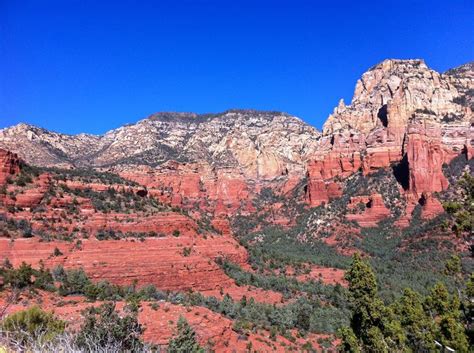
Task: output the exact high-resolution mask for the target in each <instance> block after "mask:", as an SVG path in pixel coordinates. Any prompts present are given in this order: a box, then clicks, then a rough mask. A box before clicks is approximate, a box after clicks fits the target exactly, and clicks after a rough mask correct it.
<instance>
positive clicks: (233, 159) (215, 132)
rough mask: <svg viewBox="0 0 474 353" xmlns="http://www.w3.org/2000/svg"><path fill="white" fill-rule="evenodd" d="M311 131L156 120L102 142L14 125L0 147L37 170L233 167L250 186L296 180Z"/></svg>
mask: <svg viewBox="0 0 474 353" xmlns="http://www.w3.org/2000/svg"><path fill="white" fill-rule="evenodd" d="M319 135H320V134H319V132H318V131H317V130H316V129H315V128H313V127H311V126H309V125H307V124H305V123H304V122H303V121H301V120H300V119H298V118H296V117H293V116H290V115H288V114H285V113H278V112H259V111H251V110H235V111H227V112H224V113H220V114H207V115H197V114H192V113H158V114H154V115H151V116H150V117H148V118H146V119H144V120H141V121H139V122H138V123H136V124H131V125H126V126H123V127H120V128H118V129H115V130H111V131H109V132H107V133H106V134H104V135H102V136H93V135H87V134H80V135H65V134H59V133H55V132H50V131H47V130H44V129H40V128H37V127H34V126H30V125H26V124H19V125H17V126H13V127H11V128H6V129H3V130H0V147H5V148H7V149H9V150H11V151H14V152H17V153H18V154H19V155H20V156H21V157H22V158H23V159H24V160H25V161H26V162H28V163H30V164H35V165H40V166H66V167H72V166H94V167H108V166H114V165H115V166H117V165H122V166H123V165H126V166H127V165H128V166H129V165H150V166H156V165H160V164H162V163H163V162H166V161H168V160H177V161H180V162H206V163H207V164H209V165H211V166H213V167H216V168H223V167H224V168H229V167H231V168H233V169H235V170H238V171H239V172H240V173H242V174H243V175H245V177H247V178H252V179H272V178H275V177H278V176H281V175H286V174H288V173H303V171H304V165H305V163H304V162H305V160H306V156H307V155H308V154H311V153H312V152H314V149H315V146H316V140H317V138H318V137H319Z"/></svg>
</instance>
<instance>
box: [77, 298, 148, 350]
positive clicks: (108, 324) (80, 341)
mask: <svg viewBox="0 0 474 353" xmlns="http://www.w3.org/2000/svg"><path fill="white" fill-rule="evenodd" d="M84 317H85V320H84V324H83V325H82V327H81V329H80V331H79V333H78V335H77V338H76V344H77V346H78V347H79V348H81V349H84V350H87V349H88V348H89V344H90V342H93V343H94V344H95V346H98V347H114V350H112V351H118V352H123V351H126V352H141V351H142V349H143V343H142V341H141V340H140V336H141V334H142V333H143V331H144V329H143V328H142V326H141V325H140V324H139V323H138V319H137V316H136V314H129V315H126V316H124V317H120V316H119V314H118V313H117V312H116V311H115V304H113V303H105V304H102V305H101V306H100V307H98V308H94V307H90V308H88V309H86V310H85V311H84Z"/></svg>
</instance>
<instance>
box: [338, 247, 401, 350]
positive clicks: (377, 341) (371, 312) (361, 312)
mask: <svg viewBox="0 0 474 353" xmlns="http://www.w3.org/2000/svg"><path fill="white" fill-rule="evenodd" d="M345 278H346V280H347V281H348V282H349V299H350V303H351V307H352V318H351V329H352V333H351V332H350V331H349V330H350V329H348V328H347V329H345V330H343V331H342V332H341V336H342V338H343V343H342V347H348V349H349V351H352V352H355V351H357V349H361V350H363V351H367V352H392V351H402V350H403V349H404V348H405V341H406V337H405V334H404V332H403V329H402V327H401V324H400V322H399V321H397V319H396V316H395V314H394V312H393V310H392V309H391V308H389V307H386V306H385V305H384V303H383V302H382V300H381V299H380V298H379V297H378V295H377V280H376V278H375V274H374V272H373V271H372V269H371V267H370V265H369V264H368V263H367V262H365V261H364V260H362V258H361V257H360V255H359V254H355V255H354V258H353V261H352V265H351V267H350V269H349V270H348V272H347V273H346V277H345ZM354 337H355V338H357V340H358V342H359V346H358V347H356V346H355V345H354V344H355V341H354ZM346 340H347V341H346Z"/></svg>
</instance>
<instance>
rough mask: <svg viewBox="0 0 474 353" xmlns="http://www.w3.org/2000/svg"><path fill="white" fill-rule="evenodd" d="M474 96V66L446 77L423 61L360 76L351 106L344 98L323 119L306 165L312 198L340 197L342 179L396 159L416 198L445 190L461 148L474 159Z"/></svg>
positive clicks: (383, 66)
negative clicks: (447, 171) (445, 169)
mask: <svg viewBox="0 0 474 353" xmlns="http://www.w3.org/2000/svg"><path fill="white" fill-rule="evenodd" d="M473 93H474V70H473V65H472V63H471V64H466V65H464V66H461V67H459V68H456V69H453V70H450V71H448V72H447V73H445V74H440V73H438V72H436V71H433V70H431V69H429V68H428V67H427V66H426V64H425V63H424V62H423V61H422V60H385V61H383V62H382V63H380V64H378V65H376V66H374V67H373V68H371V69H370V70H369V71H367V72H366V73H364V74H363V75H362V77H361V78H360V79H359V80H358V81H357V84H356V88H355V92H354V97H353V99H352V102H351V104H350V105H347V106H346V105H345V104H344V102H342V101H341V102H340V103H339V105H338V106H337V107H336V108H335V109H334V113H333V114H331V115H330V116H329V118H328V120H327V121H326V123H325V124H324V127H323V132H322V137H321V139H320V140H319V146H318V148H317V152H316V153H315V154H314V156H313V158H312V160H311V161H310V162H309V163H308V168H307V176H308V182H309V184H308V189H307V190H308V191H307V198H308V201H309V203H310V204H311V205H313V206H317V205H320V204H321V203H323V202H327V200H329V199H331V197H334V196H333V195H331V194H330V193H331V192H330V190H334V189H335V187H334V178H335V177H347V176H348V175H350V174H352V173H355V172H357V171H358V170H362V172H363V173H364V174H370V173H371V172H373V171H376V170H378V169H379V168H382V167H389V166H396V165H397V164H400V168H399V170H400V173H401V174H405V175H401V178H402V179H405V180H404V181H403V180H402V181H401V184H404V185H402V186H403V187H404V188H405V189H407V190H409V191H410V193H411V195H412V198H413V200H417V201H418V200H419V199H420V198H421V197H422V195H423V194H424V195H425V196H424V197H427V198H428V200H429V199H430V197H429V195H430V194H431V193H433V192H437V191H441V190H444V189H445V188H446V187H447V186H448V182H447V180H446V178H445V177H444V175H443V173H442V165H443V163H447V162H449V161H450V160H451V159H452V158H454V157H456V156H458V155H459V154H461V153H465V154H466V157H467V158H471V157H472V151H473V142H472V140H473V136H474V133H473V128H472V123H473V111H472V109H473V104H472V102H473V101H472V97H473V95H474V94H473ZM336 196H337V193H336ZM426 204H427V205H433V203H432V202H431V201H430V202H428V203H426ZM437 209H439V207H437ZM428 213H429V212H428Z"/></svg>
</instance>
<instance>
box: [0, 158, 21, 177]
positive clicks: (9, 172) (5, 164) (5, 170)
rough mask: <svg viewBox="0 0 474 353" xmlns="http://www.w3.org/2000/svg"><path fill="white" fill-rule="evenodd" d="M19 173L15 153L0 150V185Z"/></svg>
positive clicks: (18, 161) (18, 164)
mask: <svg viewBox="0 0 474 353" xmlns="http://www.w3.org/2000/svg"><path fill="white" fill-rule="evenodd" d="M19 172H20V160H19V158H18V156H17V155H16V154H15V153H12V152H10V151H6V150H3V149H0V185H3V184H5V183H6V182H7V180H8V178H11V177H13V176H15V175H16V174H18V173H19Z"/></svg>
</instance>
